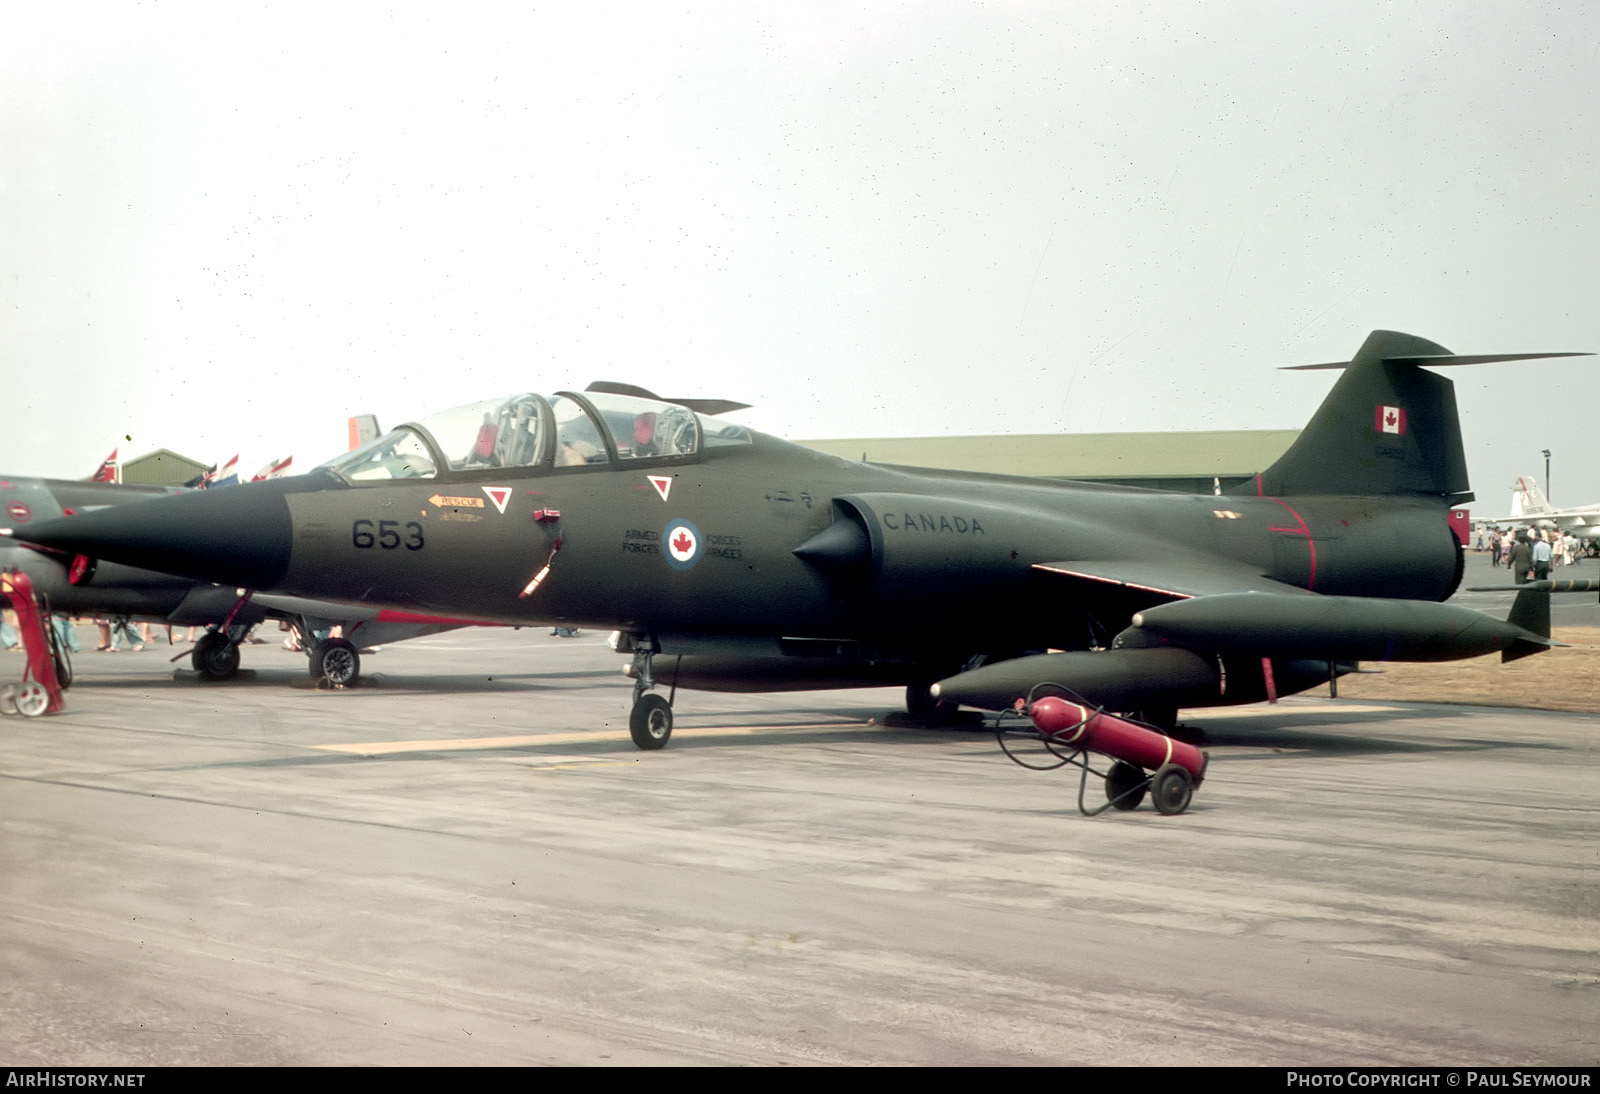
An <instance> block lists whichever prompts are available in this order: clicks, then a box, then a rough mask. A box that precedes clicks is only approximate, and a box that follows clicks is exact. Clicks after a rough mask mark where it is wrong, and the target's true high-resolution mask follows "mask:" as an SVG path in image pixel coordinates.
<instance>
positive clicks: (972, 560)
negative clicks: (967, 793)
mask: <svg viewBox="0 0 1600 1094" xmlns="http://www.w3.org/2000/svg"><path fill="white" fill-rule="evenodd" d="M1543 356H1567V355H1564V354H1511V355H1491V356H1478V357H1463V356H1458V355H1455V354H1452V353H1450V352H1449V351H1448V350H1446V349H1444V348H1443V347H1441V346H1438V345H1436V344H1434V343H1432V342H1429V341H1426V340H1424V339H1421V338H1416V337H1413V336H1410V335H1404V334H1397V333H1393V332H1387V331H1377V332H1374V333H1373V334H1372V335H1371V336H1370V337H1369V338H1368V339H1367V340H1366V342H1365V344H1364V345H1363V346H1362V348H1361V350H1360V352H1358V353H1357V355H1356V356H1355V358H1354V360H1352V361H1350V362H1336V363H1333V364H1330V365H1318V366H1305V367H1310V368H1333V369H1343V370H1344V372H1343V375H1342V376H1341V377H1340V378H1339V380H1338V382H1337V383H1336V384H1335V385H1334V387H1333V390H1332V391H1331V392H1330V393H1329V395H1328V396H1327V398H1326V399H1325V400H1324V402H1323V404H1322V406H1321V407H1320V408H1319V409H1318V410H1317V412H1316V414H1315V416H1314V417H1313V418H1312V420H1311V422H1310V424H1309V425H1308V426H1307V428H1306V429H1305V431H1304V432H1303V433H1302V434H1301V436H1300V437H1299V439H1298V440H1297V441H1296V442H1295V444H1294V445H1293V446H1292V447H1291V448H1290V449H1289V450H1288V451H1287V452H1286V453H1285V454H1284V455H1283V457H1282V458H1280V459H1279V460H1278V461H1277V462H1276V463H1274V464H1273V465H1272V466H1271V467H1269V468H1267V469H1266V470H1265V471H1263V472H1262V473H1261V474H1259V475H1258V476H1256V479H1255V481H1254V482H1253V483H1251V484H1250V485H1249V487H1248V489H1247V490H1244V491H1242V492H1235V493H1232V494H1224V495H1221V496H1214V495H1212V494H1205V495H1176V494H1167V493H1160V492H1154V491H1138V490H1128V489H1120V488H1113V487H1105V486H1096V485H1092V484H1082V483H1066V482H1059V481H1041V480H1035V479H1021V478H1010V477H1006V476H999V475H979V474H959V473H949V472H938V471H927V470H919V469H914V468H898V467H888V466H879V465H867V464H859V463H853V462H850V461H847V460H843V459H839V458H836V457H832V456H826V455H823V454H821V453H818V452H815V451H812V450H809V449H806V448H803V447H800V446H798V445H794V444H790V443H788V442H784V441H781V440H779V439H777V438H774V437H769V436H765V435H762V434H759V433H755V432H753V431H750V430H747V429H744V428H743V427H740V426H737V425H733V424H730V423H727V422H724V421H719V420H716V419H713V418H709V417H702V416H700V415H699V414H696V413H695V410H696V407H695V404H693V403H692V402H689V401H683V402H679V403H669V402H666V401H663V400H658V399H655V398H653V397H649V396H648V393H647V392H642V391H641V390H640V389H621V390H626V391H631V392H632V394H619V393H617V392H618V390H619V389H618V387H617V386H616V385H604V386H602V387H600V388H599V389H598V390H597V389H595V388H591V390H590V391H588V392H587V393H576V392H562V393H560V394H558V395H555V396H553V397H551V398H548V399H546V398H544V397H542V396H538V395H533V394H524V395H517V396H512V397H510V398H506V399H495V400H489V401H485V402H482V403H477V404H473V405H470V406H465V407H459V408H456V409H455V410H452V411H447V412H445V413H443V414H439V415H435V416H434V417H431V418H429V419H427V420H425V421H423V422H420V423H413V424H408V425H404V426H402V427H400V428H399V429H396V430H394V431H392V432H390V433H387V434H385V435H384V436H382V437H380V438H378V439H377V440H375V441H373V442H372V443H370V444H368V445H366V446H365V447H363V448H361V449H358V450H357V451H355V452H352V453H350V454H348V455H347V456H345V457H344V458H342V459H340V460H336V461H333V462H332V463H330V464H327V465H325V466H324V467H323V468H321V469H319V470H317V471H316V472H313V473H311V474H308V475H304V476H300V477H297V478H290V479H280V480H275V481H272V482H265V483H255V484H248V485H244V486H239V487H236V488H234V489H231V490H225V491H217V492H207V493H205V494H198V493H197V494H191V495H186V496H181V497H174V498H164V499H159V500H156V501H151V502H147V503H142V504H139V505H136V506H127V507H123V508H122V509H120V510H116V511H107V512H101V513H94V514H88V515H84V516H79V517H75V518H73V519H71V520H66V521H58V522H54V523H50V524H46V525H34V526H30V527H29V528H28V529H27V530H26V531H24V532H21V533H20V534H22V535H24V536H25V537H26V538H28V539H30V540H32V541H34V542H38V543H42V544H45V545H49V546H53V547H58V548H61V549H65V550H69V551H73V552H82V553H85V554H88V555H91V556H94V557H104V558H112V559H118V560H121V561H123V562H126V563H129V564H133V565H139V566H148V567H153V568H158V569H165V570H169V571H171V572H175V573H181V574H185V575H187V576H190V577H195V578H199V579H202V580H212V581H219V582H224V583H226V584H228V585H239V586H244V587H248V588H254V589H260V590H264V591H273V592H280V593H291V594H295V595H302V596H309V597H317V598H325V599H330V600H336V601H341V602H350V603H355V604H361V605H391V606H396V607H403V608H406V609H408V610H411V611H418V612H425V613H438V614H447V615H451V616H455V617H460V618H469V619H476V620H483V621H488V622H502V623H527V622H531V621H534V620H540V621H562V622H570V623H574V624H583V625H589V626H604V627H610V628H614V629H616V630H617V631H619V632H620V641H619V643H618V648H619V650H621V651H622V652H627V653H631V654H632V655H633V664H632V666H631V671H632V674H633V675H634V678H635V702H634V708H633V713H632V717H631V719H630V729H631V732H632V735H633V738H634V740H635V742H636V743H637V744H639V746H640V747H643V748H659V747H661V746H662V745H663V744H665V743H666V740H667V738H668V737H669V736H670V733H671V728H672V710H671V704H670V702H669V700H668V699H667V698H665V697H663V696H662V695H660V694H659V693H658V692H656V690H655V688H656V687H657V685H658V684H659V685H668V686H671V687H673V688H676V687H677V686H680V685H681V686H685V687H737V688H749V687H761V686H768V685H779V686H797V685H804V684H806V683H813V682H815V683H821V684H823V685H825V686H836V685H839V684H845V683H884V682H896V681H904V682H907V683H908V685H909V687H908V699H909V702H910V705H911V706H912V707H913V708H914V709H925V708H926V707H927V706H928V705H929V704H930V703H931V702H933V701H936V700H938V701H947V702H959V703H962V704H966V705H971V706H978V707H983V708H987V709H1003V708H1007V707H1010V706H1011V705H1012V704H1013V703H1015V702H1016V701H1017V700H1018V699H1021V698H1023V697H1025V696H1027V695H1029V694H1030V693H1032V692H1033V691H1035V690H1036V689H1038V688H1039V687H1041V686H1044V685H1050V686H1052V687H1056V688H1061V689H1066V690H1069V691H1071V692H1073V693H1075V694H1077V695H1079V696H1082V697H1084V698H1085V699H1086V700H1087V701H1088V702H1089V703H1091V704H1093V705H1096V706H1101V707H1104V708H1106V709H1109V710H1113V711H1137V712H1143V713H1144V715H1145V717H1146V718H1147V719H1148V720H1154V721H1159V722H1163V723H1170V722H1171V721H1172V720H1173V719H1174V718H1175V717H1176V711H1177V709H1178V708H1181V707H1191V706H1212V705H1222V704H1234V703H1248V702H1256V701H1259V700H1263V699H1265V700H1272V699H1275V698H1276V697H1277V696H1279V695H1282V694H1288V693H1291V692H1295V691H1300V690H1303V689H1306V688H1309V687H1312V686H1315V685H1316V684H1319V683H1322V682H1326V681H1330V680H1332V679H1334V678H1336V677H1337V676H1338V675H1339V674H1340V673H1342V672H1346V671H1349V670H1350V669H1351V668H1352V667H1353V665H1354V662H1356V661H1358V660H1446V659H1451V658H1458V657H1470V656H1477V655H1479V654H1482V653H1486V652H1492V651H1499V652H1501V653H1502V655H1503V656H1505V657H1507V658H1510V657H1517V656H1523V655H1525V654H1527V653H1530V652H1536V651H1538V650H1541V649H1543V648H1545V647H1546V646H1547V645H1548V644H1549V639H1548V613H1547V612H1546V613H1545V615H1544V618H1543V619H1541V618H1539V617H1538V613H1537V612H1534V611H1531V610H1526V609H1518V610H1515V611H1514V613H1513V619H1511V620H1509V621H1505V622H1502V621H1499V620H1495V619H1493V618H1491V617H1488V616H1485V615H1483V614H1481V613H1478V612H1474V611H1470V610H1468V609H1463V608H1460V607H1456V606H1452V605H1447V604H1443V603H1440V602H1442V601H1444V600H1446V599H1447V598H1448V597H1449V596H1450V595H1451V594H1452V593H1453V592H1454V591H1455V589H1456V587H1457V585H1458V584H1459V583H1460V580H1461V575H1462V567H1463V559H1462V545H1461V544H1460V542H1459V541H1458V540H1457V538H1456V537H1455V535H1454V534H1453V533H1452V532H1451V530H1450V529H1449V527H1448V526H1447V524H1446V519H1445V518H1446V513H1447V512H1448V510H1449V508H1450V507H1451V506H1452V505H1456V504H1460V503H1462V502H1464V501H1467V500H1470V498H1471V494H1470V493H1469V492H1468V486H1467V481H1466V461H1465V455H1464V452H1463V449H1462V444H1461V436H1460V428H1459V424H1458V421H1457V415H1456V410H1455V399H1454V392H1453V388H1452V385H1451V384H1450V382H1449V381H1448V380H1446V379H1444V378H1443V377H1442V376H1439V375H1438V374H1436V373H1434V372H1430V371H1428V370H1427V369H1425V368H1423V367H1422V366H1424V365H1434V366H1442V365H1457V364H1468V363H1475V362H1484V361H1504V360H1519V359H1525V358H1530V357H1543ZM700 409H704V410H711V409H715V408H713V407H703V408H700ZM1546 606H1547V602H1546ZM1040 650H1049V651H1054V652H1046V653H1038V652H1033V651H1040Z"/></svg>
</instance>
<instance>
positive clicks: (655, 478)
mask: <svg viewBox="0 0 1600 1094" xmlns="http://www.w3.org/2000/svg"><path fill="white" fill-rule="evenodd" d="M645 477H646V478H647V479H649V480H650V485H651V486H653V487H655V488H656V493H658V494H660V495H661V500H662V501H666V500H667V495H668V494H670V493H672V476H671V475H646V476H645Z"/></svg>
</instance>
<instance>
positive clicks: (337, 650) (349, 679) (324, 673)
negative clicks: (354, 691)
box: [311, 638, 361, 688]
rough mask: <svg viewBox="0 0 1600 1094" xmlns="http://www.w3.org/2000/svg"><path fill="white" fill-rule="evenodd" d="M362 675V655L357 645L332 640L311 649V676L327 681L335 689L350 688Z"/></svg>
mask: <svg viewBox="0 0 1600 1094" xmlns="http://www.w3.org/2000/svg"><path fill="white" fill-rule="evenodd" d="M360 675H361V655H360V654H359V653H357V652H356V647H355V644H354V643H352V642H350V641H349V640H348V639H344V638H330V639H328V640H327V641H326V642H319V643H317V644H316V645H315V646H313V647H312V648H311V676H312V678H313V679H316V680H327V681H328V683H330V684H332V685H333V686H334V687H339V688H342V687H349V686H350V685H351V684H353V683H355V682H356V677H358V676H360Z"/></svg>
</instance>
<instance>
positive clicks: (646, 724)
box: [628, 636, 678, 752]
mask: <svg viewBox="0 0 1600 1094" xmlns="http://www.w3.org/2000/svg"><path fill="white" fill-rule="evenodd" d="M654 646H655V640H654V639H653V638H651V637H649V636H644V637H640V638H636V639H635V640H634V647H633V672H632V676H633V711H632V712H631V713H630V714H629V715H628V735H629V736H631V737H632V738H633V743H634V744H635V745H637V746H638V747H640V748H642V749H645V750H646V751H651V752H653V751H655V750H656V749H658V748H665V747H666V745H667V742H668V741H669V740H671V739H672V698H670V697H669V698H663V697H662V696H661V694H660V693H659V692H656V691H654V690H653V689H654V688H655V686H656V678H655V672H654V662H655V656H656V651H655V649H654ZM677 690H678V689H677V687H676V686H674V687H673V689H672V692H673V697H676V694H677Z"/></svg>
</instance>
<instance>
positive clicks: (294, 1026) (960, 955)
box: [0, 567, 1600, 1066]
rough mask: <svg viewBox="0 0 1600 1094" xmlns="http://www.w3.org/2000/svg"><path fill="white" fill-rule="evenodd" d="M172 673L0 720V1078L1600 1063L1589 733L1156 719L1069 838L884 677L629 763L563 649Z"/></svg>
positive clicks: (1597, 779)
mask: <svg viewBox="0 0 1600 1094" xmlns="http://www.w3.org/2000/svg"><path fill="white" fill-rule="evenodd" d="M1591 572H1593V570H1592V567H1591ZM91 644H92V643H91ZM168 655H169V651H167V649H166V647H165V646H161V647H156V648H155V649H150V650H146V651H144V652H143V653H121V654H116V655H112V654H97V653H94V652H86V653H83V654H81V655H79V657H78V659H77V666H78V670H79V679H78V682H77V684H76V685H75V686H74V687H73V688H72V689H71V691H69V692H68V695H67V711H66V712H65V713H64V714H62V715H60V716H54V717H44V718H38V719H25V718H21V717H8V718H5V719H3V720H0V1064H5V1065H25V1066H34V1065H50V1064H53V1065H67V1064H72V1065H118V1066H130V1065H141V1064H142V1065H161V1064H704V1063H719V1064H738V1063H753V1064H860V1063H885V1064H888V1063H914V1064H1030V1063H1057V1064H1087V1063H1106V1064H1327V1065H1345V1064H1352V1065H1353V1064H1396V1065H1425V1064H1479V1065H1489V1064H1525V1065H1526V1064H1545V1065H1572V1064H1589V1065H1593V1064H1595V1063H1597V1062H1600V840H1597V838H1596V837H1597V836H1600V805H1597V801H1600V761H1597V756H1596V743H1597V742H1596V738H1597V731H1596V726H1595V721H1594V719H1593V718H1592V717H1590V716H1581V715H1568V714H1551V713H1532V712H1521V711H1516V712H1507V711H1505V710H1487V709H1473V708H1462V707H1444V706H1429V705H1413V704H1378V703H1370V702H1369V703H1355V702H1350V701H1341V700H1333V699H1330V698H1328V697H1327V696H1326V693H1325V692H1324V693H1323V694H1322V695H1320V696H1309V697H1301V698H1295V699H1291V700H1286V701H1285V702H1283V703H1281V704H1278V705H1277V706H1272V707H1266V706H1263V707H1257V708H1246V709H1241V710H1235V711H1229V712H1221V713H1198V714H1193V715H1188V716H1186V718H1185V722H1186V724H1189V725H1191V726H1195V727H1198V728H1200V729H1201V730H1203V732H1204V733H1205V735H1206V738H1207V744H1206V747H1207V748H1208V749H1209V750H1210V753H1211V757H1212V762H1211V767H1210V770H1209V773H1208V777H1207V779H1206V781H1205V783H1204V784H1203V785H1202V786H1201V787H1200V788H1199V790H1198V791H1197V792H1196V795H1195V799H1194V803H1193V805H1192V806H1191V808H1190V810H1189V811H1188V812H1187V813H1185V814H1183V815H1181V816H1175V817H1163V816H1160V815H1158V814H1157V813H1155V812H1154V811H1153V810H1152V809H1150V808H1149V806H1148V805H1146V806H1145V807H1143V808H1141V809H1139V810H1138V811H1136V812H1132V813H1108V814H1106V815H1103V816H1100V817H1097V818H1093V819H1090V818H1086V817H1083V816H1080V815H1079V814H1078V812H1077V808H1076V795H1077V790H1078V780H1077V778H1076V777H1075V776H1074V775H1070V774H1068V773H1065V772H1060V771H1056V772H1048V773H1040V772H1033V771H1027V770H1024V769H1022V768H1020V767H1018V766H1016V765H1014V764H1012V763H1011V762H1009V761H1008V760H1007V759H1006V757H1005V756H1004V755H1003V754H1002V753H1001V751H1000V750H999V749H998V747H997V745H996V742H995V740H994V738H993V737H992V736H990V735H988V734H985V733H981V732H971V731H951V730H942V731H941V730H924V729H911V728H895V727H892V726H885V725H881V724H877V725H875V724H870V720H871V719H873V718H874V717H877V718H879V719H881V718H882V716H883V715H884V713H885V712H886V711H889V710H893V709H896V708H897V707H898V704H899V699H900V697H899V695H898V694H897V693H896V692H895V691H892V690H875V691H851V692H834V693H798V694H787V695H714V694H706V693H697V692H682V693H680V694H679V696H678V707H677V710H678V714H677V718H678V725H677V728H676V730H675V734H674V737H673V740H672V743H671V745H670V746H669V747H668V748H667V749H666V750H664V751H661V752H655V753H642V752H639V751H637V750H635V749H634V748H633V747H632V745H631V744H630V742H629V741H628V737H627V730H626V717H627V709H628V702H629V694H630V693H629V683H628V681H626V680H625V679H624V678H623V677H622V676H621V675H620V672H619V669H620V666H621V664H622V662H623V659H622V658H621V657H618V656H617V655H616V654H614V653H612V652H610V651H609V650H608V649H607V648H606V647H605V645H604V636H603V635H599V634H595V633H592V632H585V633H584V634H582V635H581V636H580V637H578V638H575V639H558V638H553V637H550V636H549V635H548V634H547V633H546V632H544V631H542V630H541V631H530V630H524V631H506V630H487V629H480V630H469V631H460V632H456V633H453V634H446V635H440V636H435V637H432V638H426V639H421V640H418V641H415V642H410V643H405V644H401V645H394V646H390V647H388V648H386V649H384V650H383V651H382V652H381V653H379V654H377V655H376V656H372V657H368V658H366V659H365V660H364V669H365V670H366V672H367V673H368V674H369V675H368V678H367V679H366V680H365V681H364V682H363V683H362V684H361V685H360V686H357V687H354V688H351V689H348V690H345V691H337V692H335V691H319V690H315V689H314V688H313V687H311V681H310V679H309V677H308V676H307V674H306V669H305V661H304V658H303V657H301V656H299V655H296V654H291V653H289V652H287V651H284V650H283V649H281V648H279V647H278V646H276V645H268V646H254V647H247V648H246V649H245V650H244V659H243V664H244V668H245V671H244V672H243V673H242V674H241V678H240V679H238V680H236V681H234V682H232V683H229V684H222V685H217V684H207V683H204V682H201V681H199V680H198V679H197V678H195V677H194V676H193V675H192V674H191V673H189V672H187V671H186V670H185V666H184V663H183V662H180V663H179V664H180V667H179V668H178V670H177V671H176V672H174V670H173V668H172V666H169V665H168V664H167V663H166V657H167V656H168ZM21 662H22V659H21V657H20V656H18V655H15V654H11V655H5V654H0V678H3V679H10V678H14V677H15V676H16V675H17V674H19V673H20V671H21V667H22V663H21ZM1088 793H1089V800H1090V801H1091V802H1096V801H1097V800H1100V799H1103V792H1102V791H1101V789H1100V787H1099V785H1098V782H1097V781H1092V782H1091V784H1090V786H1089V788H1088Z"/></svg>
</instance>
